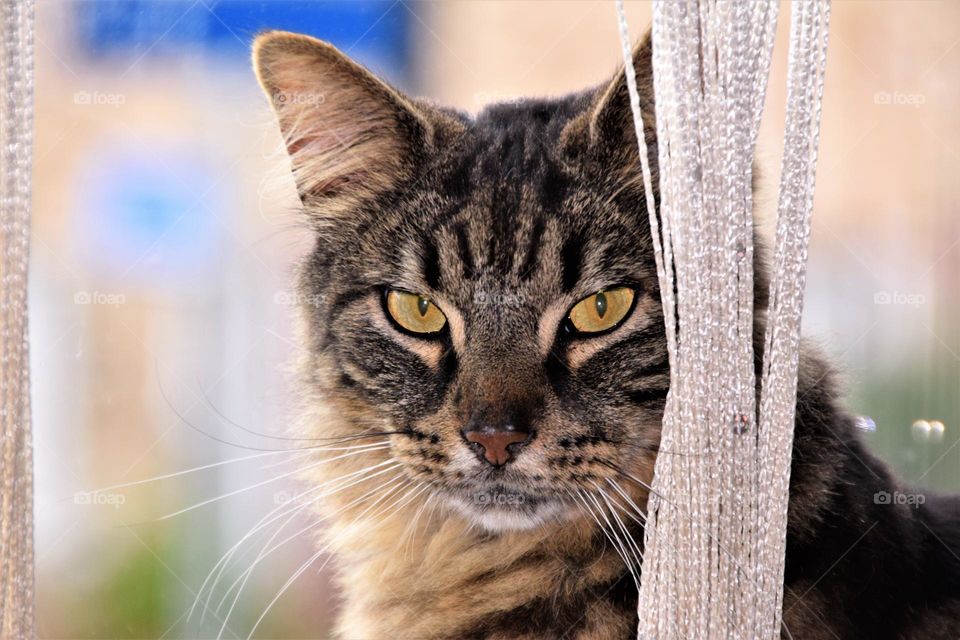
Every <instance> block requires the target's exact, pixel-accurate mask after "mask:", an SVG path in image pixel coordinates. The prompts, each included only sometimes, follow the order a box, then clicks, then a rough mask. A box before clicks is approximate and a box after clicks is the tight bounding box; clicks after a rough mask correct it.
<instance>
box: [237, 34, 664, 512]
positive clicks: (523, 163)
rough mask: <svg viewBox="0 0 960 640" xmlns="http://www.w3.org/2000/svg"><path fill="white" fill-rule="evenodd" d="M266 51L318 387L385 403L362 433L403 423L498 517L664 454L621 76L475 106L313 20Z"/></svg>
mask: <svg viewBox="0 0 960 640" xmlns="http://www.w3.org/2000/svg"><path fill="white" fill-rule="evenodd" d="M636 60H637V64H638V66H639V72H640V76H641V80H643V79H644V78H647V76H648V75H649V51H648V50H647V49H646V48H644V47H641V48H640V49H638V51H637V53H636ZM256 63H257V66H258V71H259V74H260V77H261V81H262V82H263V84H264V86H265V88H266V89H267V91H268V93H269V94H270V95H271V97H272V98H273V100H274V106H275V108H276V110H277V112H278V115H279V118H280V122H281V127H282V128H283V129H284V133H285V136H286V139H287V144H288V148H289V149H290V151H291V156H292V159H293V167H294V173H295V175H296V177H297V183H298V187H299V189H300V194H301V197H302V199H303V201H304V205H305V207H304V208H305V215H308V216H310V217H311V220H312V222H313V223H314V228H315V229H316V233H317V244H316V247H315V250H314V252H313V253H312V255H311V256H310V258H309V259H308V261H307V262H306V263H305V265H304V267H303V270H302V272H301V278H300V287H301V293H302V294H303V295H302V296H301V299H302V300H304V301H306V304H305V305H304V307H303V309H304V311H305V312H306V315H307V323H308V327H309V329H308V330H309V334H310V338H311V344H310V345H309V353H310V358H311V363H312V365H315V366H316V367H317V368H318V369H323V371H324V374H323V375H322V376H318V377H317V378H316V380H322V382H314V383H313V384H318V385H321V386H322V387H323V389H322V391H323V393H324V394H325V395H326V396H328V397H335V398H348V399H349V400H350V402H352V403H353V405H354V406H357V405H359V406H361V407H363V408H364V409H365V410H366V414H367V415H368V416H371V418H370V420H369V421H368V420H364V421H363V424H357V425H356V429H357V433H358V434H359V433H362V432H363V431H364V430H369V429H371V428H372V429H373V430H375V431H392V432H397V433H396V434H395V435H392V436H391V437H390V440H391V455H392V456H393V458H394V459H395V460H397V461H399V462H400V463H401V464H402V465H403V468H404V470H405V472H406V473H407V474H408V475H409V476H410V477H411V478H413V479H415V480H416V481H423V482H425V483H427V484H428V485H429V486H430V487H431V489H432V490H433V493H435V494H437V495H438V496H440V498H441V499H442V500H445V501H446V502H447V504H449V505H451V506H452V507H454V508H455V509H456V510H458V511H459V512H461V513H462V514H464V515H465V516H466V517H468V518H470V519H471V520H473V521H475V522H478V523H480V524H481V525H482V526H484V527H485V528H487V529H489V530H508V529H523V528H530V527H533V526H536V525H538V524H541V523H543V522H545V521H547V520H549V519H552V518H558V517H563V516H564V515H565V514H566V513H568V512H571V511H573V510H575V509H576V507H575V506H574V505H575V501H576V497H575V496H576V490H577V489H581V488H582V489H592V488H594V486H595V484H599V485H603V484H604V483H605V482H606V479H608V478H613V477H615V476H617V475H618V470H620V471H624V470H627V469H630V470H636V469H638V468H643V467H649V465H650V464H651V462H652V459H653V456H654V452H655V451H656V445H657V443H658V441H659V423H660V419H661V416H662V411H663V405H664V400H665V397H666V392H667V388H668V382H669V372H668V364H667V351H666V343H665V338H664V332H663V318H662V313H661V306H660V301H659V296H658V291H657V274H656V266H655V262H654V257H653V252H652V247H651V243H650V237H649V224H648V219H647V212H646V209H645V207H644V202H643V198H642V186H641V185H640V183H639V164H638V162H637V161H636V143H635V139H634V138H633V132H632V123H631V121H630V114H629V107H628V104H627V98H626V91H625V87H624V83H623V80H622V77H618V78H616V79H615V80H614V81H613V82H612V83H611V84H610V85H609V86H606V87H602V88H601V89H599V90H597V91H595V92H587V93H584V94H580V95H575V96H570V97H567V98H564V99H561V100H556V101H531V102H527V103H521V104H517V105H509V106H495V107H491V108H489V109H487V110H486V111H484V112H482V113H481V114H480V115H479V116H477V117H476V118H475V119H468V118H466V117H463V116H461V115H459V114H456V113H453V112H449V111H446V110H441V109H438V108H435V107H431V106H428V105H424V104H420V103H416V102H413V101H411V100H409V99H408V98H405V97H404V96H402V95H400V94H398V93H396V92H395V91H393V90H392V89H390V88H389V87H387V86H386V85H384V84H382V83H380V82H379V81H377V80H376V79H374V78H373V77H372V76H370V75H369V74H368V73H367V72H365V71H364V70H362V69H361V68H359V67H357V66H356V65H354V64H353V63H351V62H349V61H348V60H346V59H345V58H344V57H342V55H341V54H339V53H338V52H336V51H335V50H334V49H332V48H331V47H329V46H327V45H324V44H322V43H319V42H317V41H314V40H311V39H308V38H305V37H302V36H292V35H287V34H268V35H267V36H263V37H262V38H261V40H260V41H259V43H258V49H257V51H256ZM641 90H642V91H646V92H647V95H648V93H649V83H648V82H641ZM312 365H311V366H312Z"/></svg>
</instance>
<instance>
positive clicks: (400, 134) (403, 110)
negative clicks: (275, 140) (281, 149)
mask: <svg viewBox="0 0 960 640" xmlns="http://www.w3.org/2000/svg"><path fill="white" fill-rule="evenodd" d="M253 66H254V69H255V71H256V74H257V79H258V80H259V81H260V85H261V87H262V88H263V90H264V92H265V93H266V94H267V97H268V98H269V99H270V102H271V104H272V106H273V110H274V112H275V113H276V115H277V119H278V121H279V124H280V129H281V133H282V134H283V138H284V142H285V143H286V146H287V150H288V152H289V153H290V158H291V163H292V166H293V173H294V178H295V180H296V183H297V189H298V191H299V193H300V197H301V199H302V200H303V202H304V204H306V205H311V208H312V209H320V210H321V212H322V213H323V214H324V215H335V214H337V213H340V212H344V211H347V210H349V209H351V208H354V207H355V206H357V205H358V204H360V203H361V202H363V201H366V200H368V199H370V198H373V197H375V196H376V195H378V194H380V193H382V192H383V191H385V190H387V189H389V188H390V187H391V186H393V185H395V184H396V183H397V182H398V181H399V180H401V179H403V178H404V177H406V176H408V175H409V174H410V172H411V171H412V170H413V166H412V164H413V163H414V162H415V160H416V158H417V157H418V154H420V153H422V152H423V150H424V148H425V147H427V146H429V144H430V141H431V135H432V130H431V125H430V122H429V121H428V119H427V118H426V116H425V114H424V113H423V112H421V110H420V109H419V108H418V107H417V106H415V105H414V104H413V103H412V102H411V101H410V100H408V99H407V98H406V97H404V96H403V95H402V94H400V93H399V92H398V91H396V90H394V89H393V88H392V87H390V86H389V85H387V84H386V83H384V82H382V81H381V80H379V79H378V78H377V77H375V76H374V75H373V74H371V73H370V72H369V71H367V70H366V69H364V68H363V67H362V66H360V65H359V64H357V63H355V62H353V61H352V60H350V59H349V58H348V57H347V56H345V55H344V54H343V53H341V52H340V51H338V50H337V49H336V47H334V46H333V45H331V44H328V43H326V42H323V41H321V40H317V39H315V38H311V37H310V36H306V35H300V34H295V33H287V32H282V31H272V32H268V33H265V34H262V35H260V36H258V37H257V38H256V40H255V41H254V43H253Z"/></svg>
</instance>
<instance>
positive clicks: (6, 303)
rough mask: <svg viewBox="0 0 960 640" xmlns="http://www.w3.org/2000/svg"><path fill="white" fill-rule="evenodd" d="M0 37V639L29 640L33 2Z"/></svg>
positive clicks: (9, 8)
mask: <svg viewBox="0 0 960 640" xmlns="http://www.w3.org/2000/svg"><path fill="white" fill-rule="evenodd" d="M0 7H2V8H0V12H2V18H0V19H2V20H3V24H2V27H0V28H2V32H3V35H2V39H0V65H2V69H3V75H2V80H0V158H2V161H0V301H2V306H0V309H2V311H0V323H2V324H0V637H3V638H33V637H34V606H33V584H34V574H33V461H32V457H33V451H32V444H31V438H30V373H29V351H28V346H27V262H28V257H29V241H30V171H31V159H32V156H31V150H32V149H31V147H32V139H31V136H32V126H33V2H32V0H22V1H19V2H11V1H7V2H3V3H2V5H0Z"/></svg>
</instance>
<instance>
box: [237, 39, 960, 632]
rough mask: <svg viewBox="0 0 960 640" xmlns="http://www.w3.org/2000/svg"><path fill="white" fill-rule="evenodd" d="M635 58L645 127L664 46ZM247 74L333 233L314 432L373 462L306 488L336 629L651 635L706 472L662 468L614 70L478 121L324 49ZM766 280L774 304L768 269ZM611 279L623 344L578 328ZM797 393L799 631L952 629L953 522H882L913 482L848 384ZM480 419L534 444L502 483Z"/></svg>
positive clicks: (919, 516)
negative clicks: (655, 574)
mask: <svg viewBox="0 0 960 640" xmlns="http://www.w3.org/2000/svg"><path fill="white" fill-rule="evenodd" d="M635 62H636V66H637V68H638V71H639V84H640V89H641V95H642V96H643V103H644V104H643V109H644V112H645V113H647V114H652V113H653V109H652V105H653V96H652V82H651V78H650V48H649V43H648V42H647V41H645V42H644V43H642V44H641V45H640V46H638V47H637V49H636V51H635ZM254 63H255V68H256V70H257V73H258V76H259V78H260V81H261V83H262V84H263V86H264V88H265V90H266V92H267V93H268V95H269V96H270V97H271V99H272V104H273V106H274V109H275V111H276V112H277V116H278V120H279V123H280V126H281V129H282V131H283V133H284V136H285V141H286V144H287V148H288V150H289V151H290V156H291V163H292V169H293V172H294V176H295V179H296V181H297V185H298V188H299V191H300V195H301V199H302V201H303V209H304V215H305V216H307V218H308V219H309V220H310V221H311V224H312V226H313V228H314V230H315V234H316V243H315V248H314V250H313V252H312V253H311V254H310V255H309V257H308V258H307V259H306V260H305V262H304V263H303V265H302V267H301V269H300V276H299V280H298V286H299V290H300V292H301V294H302V295H301V296H299V299H300V300H302V301H303V303H302V304H301V309H300V311H301V314H300V316H301V320H302V322H301V325H302V326H301V341H302V344H303V346H304V357H303V359H302V362H301V365H300V371H301V378H302V382H303V389H304V396H303V407H302V416H303V417H302V420H301V422H300V427H299V428H300V430H301V432H302V433H301V435H303V436H304V437H307V438H313V439H316V440H317V441H318V442H322V443H323V444H324V445H329V444H331V443H335V444H342V445H351V446H354V445H355V446H358V447H360V448H357V449H353V450H352V452H351V453H350V454H349V455H345V454H341V455H335V454H334V452H329V451H327V452H324V453H321V452H317V453H316V454H315V455H316V457H317V465H311V466H312V467H313V468H312V469H311V471H310V472H309V473H308V474H306V477H305V482H306V485H307V486H308V487H310V486H315V487H322V488H324V495H325V496H326V497H325V499H323V500H322V501H319V503H318V504H319V505H320V506H319V507H318V516H321V517H324V518H326V520H327V524H326V526H325V527H324V528H323V533H322V534H321V536H320V540H319V541H318V544H320V545H321V549H322V550H325V549H330V550H331V551H332V552H333V554H334V555H335V557H336V566H337V567H338V572H339V582H340V585H341V588H342V593H343V597H344V605H343V611H342V614H341V616H340V622H339V627H338V628H339V634H340V636H341V637H343V638H349V639H367V638H369V639H374V638H411V639H414V638H504V639H506V638H590V639H598V640H600V639H626V638H632V637H633V636H634V634H635V629H636V623H637V612H636V601H637V587H636V584H637V582H636V581H637V580H638V574H639V560H640V556H641V554H642V548H641V545H642V538H643V536H642V523H643V518H644V507H645V505H646V500H647V490H646V487H647V485H648V484H649V482H650V480H651V477H652V469H653V464H654V461H655V459H656V456H657V455H703V452H676V451H658V442H659V425H660V420H661V417H662V412H663V407H664V402H665V398H666V393H667V390H668V382H669V375H668V373H669V372H668V365H667V350H666V342H665V337H664V331H663V317H662V313H661V307H660V302H659V295H658V288H657V277H656V268H655V264H654V259H653V253H652V247H651V240H650V235H649V227H648V224H647V213H646V210H645V208H644V201H643V195H642V185H641V184H640V182H639V163H638V162H637V159H636V157H635V154H636V146H635V144H634V141H633V140H632V138H631V136H632V135H633V133H632V131H633V129H632V124H631V121H630V112H629V105H628V98H627V92H626V86H625V82H624V78H623V76H622V74H617V75H616V76H615V77H614V79H613V80H612V81H611V82H609V83H606V84H604V85H602V86H601V87H599V88H598V89H595V90H589V91H584V92H582V93H578V94H573V95H570V96H566V97H563V98H559V99H554V100H528V101H525V102H522V103H520V104H511V105H493V106H491V107H488V108H487V109H486V110H484V111H483V112H481V113H480V114H479V115H478V116H476V117H475V118H469V117H467V116H465V115H463V114H460V113H457V112H454V111H451V110H447V109H444V108H441V107H437V106H433V105H430V104H427V103H424V102H421V101H417V100H413V99H410V98H408V97H406V96H403V95H401V94H400V93H399V92H397V91H396V90H394V89H393V88H391V87H389V86H388V85H386V84H385V83H383V82H381V81H380V80H378V79H376V78H375V77H374V76H372V75H371V74H369V73H368V72H367V71H365V70H364V69H363V68H362V67H360V66H359V65H357V64H356V63H354V62H352V61H350V60H349V59H347V58H346V57H345V56H343V55H342V54H341V53H339V52H338V51H336V49H334V48H333V47H331V46H330V45H328V44H326V43H323V42H320V41H317V40H314V39H312V38H308V37H306V36H298V35H294V34H285V33H270V34H265V35H263V36H261V37H260V38H259V39H258V40H257V43H256V45H255V51H254ZM649 124H650V125H651V126H649V127H648V128H647V130H648V131H653V130H654V127H653V126H652V125H653V123H652V121H651V122H650V123H649ZM649 142H650V147H651V149H656V141H655V140H650V141H649ZM655 155H656V154H655V152H651V164H652V166H653V167H654V168H655V166H656V157H655ZM757 253H758V256H761V255H762V251H758V252H757ZM757 272H758V274H760V275H759V277H758V278H757V295H756V300H757V304H758V307H760V308H762V307H763V306H764V305H765V304H766V300H765V292H766V282H765V279H764V277H763V274H764V265H763V263H762V259H761V258H759V257H758V262H757ZM615 285H626V286H630V287H632V288H634V289H635V291H636V292H637V295H636V300H635V303H634V307H633V309H632V311H631V313H630V314H629V316H628V318H627V319H626V321H625V322H624V323H623V324H622V325H620V326H619V327H617V328H616V329H614V330H612V331H610V332H607V333H605V334H602V335H599V336H595V337H589V338H584V337H582V336H578V335H575V334H571V333H570V332H567V331H564V329H563V320H564V317H565V316H566V314H567V313H568V311H569V310H570V308H571V306H572V305H574V304H575V303H576V302H577V301H578V300H581V299H583V298H584V297H586V296H589V295H591V294H593V293H596V292H597V291H598V290H601V289H603V288H608V287H612V286H615ZM391 288H399V289H403V290H406V291H410V292H415V293H418V294H422V295H424V296H426V297H428V298H429V299H430V300H432V301H433V302H434V303H435V304H436V305H437V306H438V307H439V308H440V309H441V310H442V311H443V312H444V314H445V315H446V317H447V322H448V325H447V328H446V330H445V331H444V332H442V333H441V334H440V335H439V336H435V337H429V338H424V337H417V336H413V335H409V334H407V333H404V332H402V331H400V330H398V328H397V327H396V326H394V325H393V324H392V323H391V321H390V320H389V319H388V316H387V314H386V313H385V310H384V295H385V292H386V291H387V290H388V289H391ZM760 315H762V314H760ZM757 335H758V336H762V326H760V325H758V331H757ZM758 352H759V349H758ZM758 357H759V354H758ZM800 377H801V380H800V393H799V400H798V412H797V437H796V452H795V459H794V469H793V477H792V488H791V492H792V493H791V495H792V498H791V506H790V532H789V540H788V561H787V595H786V605H785V610H786V615H785V625H786V628H788V629H790V633H792V636H793V637H796V638H802V637H809V638H830V637H843V638H861V637H862V638H887V637H889V638H927V637H929V638H933V637H954V636H950V635H948V634H949V633H950V630H951V629H956V627H955V625H954V622H955V621H956V619H957V617H956V616H957V604H956V602H957V601H956V597H957V595H958V592H960V589H958V579H957V575H958V574H960V572H958V571H957V569H958V567H960V560H956V556H954V557H952V558H951V555H952V554H954V553H955V552H956V553H960V551H958V549H960V533H958V532H960V512H958V508H957V506H956V503H955V502H954V501H950V500H948V499H942V500H941V499H937V500H933V499H931V500H928V502H927V505H926V507H925V508H924V509H921V510H917V509H910V508H907V509H901V508H900V507H892V506H886V505H883V506H881V505H877V504H876V503H875V501H874V500H873V497H872V496H873V494H874V493H875V492H876V491H880V490H887V491H893V490H895V489H896V488H897V487H898V485H897V483H896V480H895V479H893V478H892V477H891V476H890V475H889V473H888V472H887V471H886V469H885V468H884V467H883V465H882V464H881V463H879V462H878V461H877V460H876V459H874V458H873V457H872V456H871V455H870V454H869V453H868V452H867V451H865V450H864V448H863V445H862V444H861V443H860V441H859V440H858V439H857V437H856V435H855V429H854V428H853V419H852V418H851V417H850V416H849V415H848V414H847V413H845V412H844V411H843V410H842V409H841V408H840V407H839V405H838V402H837V399H836V394H837V392H836V388H837V385H836V383H835V382H834V376H833V375H832V374H831V372H830V370H829V367H828V366H827V365H826V364H825V361H824V360H823V358H822V357H820V356H819V355H817V354H816V353H815V352H814V351H812V350H810V349H807V350H806V351H805V353H804V356H803V362H802V365H801V376H800ZM476 416H481V417H483V419H490V420H505V421H509V422H510V423H511V424H515V425H520V426H522V428H523V430H524V431H528V432H529V433H531V434H532V436H531V439H530V441H529V443H527V444H526V445H525V446H524V448H523V450H522V451H521V452H520V453H519V454H518V455H516V456H515V460H513V461H512V462H511V463H510V464H509V465H506V466H504V467H493V466H491V465H488V464H485V463H484V462H483V461H482V460H480V459H479V457H478V456H477V455H476V452H475V451H474V450H472V449H471V446H470V443H468V442H467V441H466V440H465V439H464V437H463V429H464V427H465V425H466V424H467V423H468V422H469V421H470V420H472V419H474V418H475V417H476ZM361 445H369V446H368V447H364V446H361ZM321 462H322V464H320V463H321ZM874 521H876V522H877V523H878V524H876V525H875V526H874V528H873V529H870V530H869V531H868V532H867V533H866V535H865V536H864V537H863V538H862V539H858V538H860V536H861V534H863V532H864V530H865V529H866V526H865V524H864V523H867V525H868V524H869V523H870V522H874ZM925 529H926V530H929V531H930V532H931V533H932V532H933V531H936V532H938V534H939V535H938V537H941V538H942V540H943V541H944V544H935V543H934V541H933V538H932V537H930V536H929V535H927V534H926V533H925ZM854 541H856V542H857V544H855V545H852V547H851V548H850V549H847V548H846V546H845V545H848V543H851V542H854ZM844 552H846V553H845V554H844ZM947 552H949V553H947ZM838 557H840V558H841V559H840V560H839V561H837V558H838ZM880 557H882V558H884V567H883V568H882V569H880V568H878V565H877V564H876V562H877V559H878V558H880ZM835 561H836V564H834V563H835ZM927 571H933V572H934V573H935V574H936V575H935V577H934V578H932V579H931V580H926V579H925V578H924V579H922V580H921V577H922V576H925V575H927V574H926V573H925V572H927ZM865 573H869V576H868V577H869V579H868V580H863V579H861V578H862V577H863V576H864V574H865ZM838 602H843V603H844V604H843V605H842V606H837V603H838ZM918 612H919V613H920V614H922V615H920V618H922V622H917V620H918ZM786 634H787V632H786V631H785V637H788V636H787V635H786ZM938 634H939V635H938ZM944 634H947V635H944Z"/></svg>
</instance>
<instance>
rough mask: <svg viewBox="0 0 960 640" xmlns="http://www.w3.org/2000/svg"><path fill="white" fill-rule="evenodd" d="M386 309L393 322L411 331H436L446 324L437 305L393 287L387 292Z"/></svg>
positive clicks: (444, 317) (445, 319)
mask: <svg viewBox="0 0 960 640" xmlns="http://www.w3.org/2000/svg"><path fill="white" fill-rule="evenodd" d="M387 311H388V312H390V317H391V318H393V320H394V322H396V323H397V324H398V325H400V326H401V327H403V328H404V329H406V330H407V331H409V332H411V333H437V332H438V331H440V330H441V329H443V327H444V325H446V324H447V318H446V316H444V315H443V312H442V311H440V309H438V308H437V305H435V304H433V303H432V302H430V301H429V300H427V299H426V298H424V297H423V296H418V295H417V294H415V293H407V292H406V291H397V290H396V289H394V290H391V291H389V292H388V293H387Z"/></svg>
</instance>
